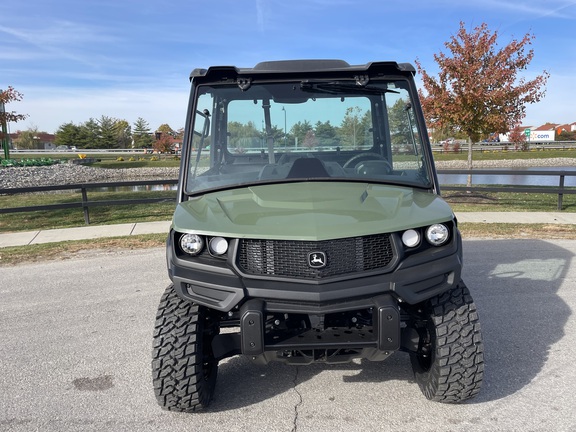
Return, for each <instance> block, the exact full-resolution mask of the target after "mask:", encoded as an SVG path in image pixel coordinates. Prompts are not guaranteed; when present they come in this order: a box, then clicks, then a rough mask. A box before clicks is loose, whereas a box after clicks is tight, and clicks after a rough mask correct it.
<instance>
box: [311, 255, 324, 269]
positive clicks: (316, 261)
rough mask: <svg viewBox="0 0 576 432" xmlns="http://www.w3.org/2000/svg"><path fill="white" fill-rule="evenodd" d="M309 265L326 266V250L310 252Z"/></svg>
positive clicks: (317, 267) (313, 266)
mask: <svg viewBox="0 0 576 432" xmlns="http://www.w3.org/2000/svg"><path fill="white" fill-rule="evenodd" d="M308 265H309V266H310V267H312V268H314V269H319V268H322V267H326V254H325V253H324V252H310V253H309V254H308Z"/></svg>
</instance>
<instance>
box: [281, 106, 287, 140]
mask: <svg viewBox="0 0 576 432" xmlns="http://www.w3.org/2000/svg"><path fill="white" fill-rule="evenodd" d="M282 111H284V150H286V108H285V107H282Z"/></svg>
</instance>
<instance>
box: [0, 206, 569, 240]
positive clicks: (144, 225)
mask: <svg viewBox="0 0 576 432" xmlns="http://www.w3.org/2000/svg"><path fill="white" fill-rule="evenodd" d="M456 217H457V218H458V221H459V222H460V223H514V224H530V223H543V224H576V213H563V212H482V213H474V212H461V213H457V214H456ZM169 229H170V221H159V222H139V223H129V224H119V225H86V226H81V227H74V228H61V229H52V230H38V231H18V232H11V233H4V234H0V248H3V247H10V246H26V245H32V244H41V243H56V242H62V241H71V240H90V239H96V238H104V237H124V236H131V235H139V234H155V233H167V232H168V230H169Z"/></svg>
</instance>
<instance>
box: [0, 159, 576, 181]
mask: <svg viewBox="0 0 576 432" xmlns="http://www.w3.org/2000/svg"><path fill="white" fill-rule="evenodd" d="M531 166H539V167H547V166H576V158H551V159H515V160H499V161H498V160H496V161H475V162H474V168H516V167H531ZM436 168H438V169H466V168H467V162H466V161H456V160H454V161H439V162H436ZM178 171H179V169H178V168H123V169H105V168H93V167H89V166H83V165H74V164H60V165H52V166H43V167H26V168H0V189H2V188H18V187H33V186H48V185H62V184H74V183H94V182H106V181H109V182H114V181H123V180H125V181H128V180H152V179H159V180H164V179H177V178H178Z"/></svg>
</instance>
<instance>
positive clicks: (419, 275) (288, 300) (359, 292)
mask: <svg viewBox="0 0 576 432" xmlns="http://www.w3.org/2000/svg"><path fill="white" fill-rule="evenodd" d="M455 237H456V238H455V239H453V241H452V242H451V243H450V244H448V245H446V246H444V247H442V248H434V249H429V250H427V251H425V252H422V253H419V254H417V255H413V256H409V257H403V258H402V259H400V260H399V261H398V264H397V265H396V266H395V268H394V269H392V270H391V271H388V272H386V273H380V274H372V275H369V276H364V277H354V278H335V279H330V280H326V281H308V280H298V279H290V280H288V279H272V278H268V279H266V278H250V277H246V276H242V275H240V274H239V273H238V272H236V271H235V270H234V268H232V267H231V266H229V265H225V264H226V263H223V265H221V266H219V267H215V266H210V265H206V264H201V263H194V262H191V261H189V260H185V259H181V258H179V257H177V256H176V255H175V253H174V249H173V248H172V247H171V245H170V242H169V244H168V245H167V259H168V271H169V276H170V278H171V279H172V281H173V283H174V287H175V290H176V292H177V293H178V294H179V295H180V296H181V297H182V298H184V299H188V300H191V301H194V302H196V303H198V304H201V305H203V306H207V307H209V308H212V309H216V310H219V311H222V312H228V311H230V310H232V309H233V308H234V307H236V306H241V305H242V303H243V302H245V301H248V300H251V299H261V300H264V301H265V302H266V309H267V311H269V312H284V313H333V312H339V311H346V310H354V309H360V308H367V307H371V303H372V298H373V297H378V296H380V295H382V294H392V295H393V296H394V297H395V298H397V299H399V300H400V301H403V302H406V303H408V304H417V303H420V302H422V301H424V300H427V299H428V298H431V297H433V296H435V295H437V294H440V293H442V292H444V291H447V290H449V289H451V288H453V287H454V286H455V285H456V284H458V282H459V281H460V278H461V269H462V252H461V251H462V248H461V239H460V236H459V235H458V236H455Z"/></svg>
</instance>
